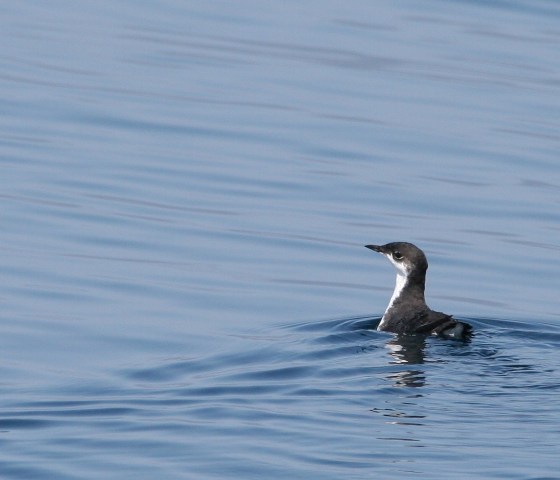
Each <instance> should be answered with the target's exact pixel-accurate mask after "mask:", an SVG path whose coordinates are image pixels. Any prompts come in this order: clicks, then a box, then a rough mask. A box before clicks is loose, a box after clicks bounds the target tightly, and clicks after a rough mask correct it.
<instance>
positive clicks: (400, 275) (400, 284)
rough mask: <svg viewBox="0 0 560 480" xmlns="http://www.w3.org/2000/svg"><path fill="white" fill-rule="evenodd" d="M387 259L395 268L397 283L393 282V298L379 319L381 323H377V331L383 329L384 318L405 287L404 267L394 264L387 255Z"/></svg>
mask: <svg viewBox="0 0 560 480" xmlns="http://www.w3.org/2000/svg"><path fill="white" fill-rule="evenodd" d="M387 258H388V259H389V260H390V261H391V263H392V264H393V265H394V266H395V267H396V268H397V281H396V282H395V290H393V296H392V297H391V300H389V305H388V306H387V308H386V309H385V313H384V314H383V318H382V319H381V322H379V325H378V326H377V330H381V328H382V327H383V324H384V323H385V317H386V316H387V313H388V312H389V310H391V308H392V307H393V304H394V303H395V301H396V300H397V298H399V297H400V295H401V292H402V291H403V288H404V286H405V285H406V278H407V271H406V269H405V267H404V265H403V264H402V263H397V262H395V261H394V260H393V259H392V258H391V256H389V255H387Z"/></svg>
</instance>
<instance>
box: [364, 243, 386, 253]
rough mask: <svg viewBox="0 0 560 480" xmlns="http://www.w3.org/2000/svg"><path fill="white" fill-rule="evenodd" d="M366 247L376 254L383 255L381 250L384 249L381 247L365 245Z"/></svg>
mask: <svg viewBox="0 0 560 480" xmlns="http://www.w3.org/2000/svg"><path fill="white" fill-rule="evenodd" d="M364 246H365V247H366V248H369V249H370V250H373V251H375V252H379V253H382V250H381V248H382V247H381V245H364Z"/></svg>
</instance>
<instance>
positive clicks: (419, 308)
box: [366, 242, 472, 339]
mask: <svg viewBox="0 0 560 480" xmlns="http://www.w3.org/2000/svg"><path fill="white" fill-rule="evenodd" d="M366 248H369V249H371V250H374V251H376V252H379V253H381V254H382V255H385V257H387V258H388V259H389V261H390V262H391V263H392V264H393V265H394V266H395V268H396V269H397V282H396V285H395V291H394V292H393V296H392V297H391V300H390V301H389V306H388V307H387V309H386V310H385V313H384V314H383V318H382V319H381V323H380V324H379V326H378V327H377V330H383V331H387V332H393V333H421V334H426V335H440V336H443V337H447V338H455V339H464V338H466V337H468V335H469V334H470V332H471V330H472V327H471V326H470V325H469V324H467V323H463V322H458V321H457V320H454V319H453V318H452V317H451V315H447V314H445V313H441V312H436V311H434V310H431V309H430V308H429V307H428V305H426V300H425V299H424V289H425V286H426V270H427V269H428V260H426V255H424V252H423V251H422V250H420V249H419V248H418V247H417V246H415V245H413V244H412V243H407V242H393V243H388V244H387V245H366Z"/></svg>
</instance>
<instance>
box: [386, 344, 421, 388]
mask: <svg viewBox="0 0 560 480" xmlns="http://www.w3.org/2000/svg"><path fill="white" fill-rule="evenodd" d="M386 347H387V349H388V350H389V355H391V357H392V360H391V362H390V363H391V364H393V365H394V364H399V365H404V364H408V365H420V364H422V363H424V349H425V348H426V337H425V336H423V335H397V336H395V337H393V338H391V340H389V341H388V342H387V343H386ZM387 378H388V379H389V380H391V382H393V384H394V385H395V386H396V387H422V386H424V384H425V383H426V374H425V372H424V370H421V369H419V368H411V369H406V370H402V371H400V372H392V373H390V374H388V375H387Z"/></svg>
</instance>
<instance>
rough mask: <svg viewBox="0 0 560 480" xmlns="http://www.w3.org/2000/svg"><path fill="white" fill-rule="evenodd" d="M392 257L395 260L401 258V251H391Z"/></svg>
mask: <svg viewBox="0 0 560 480" xmlns="http://www.w3.org/2000/svg"><path fill="white" fill-rule="evenodd" d="M393 258H394V259H395V260H402V258H403V255H402V253H401V252H399V251H398V250H397V251H396V252H393Z"/></svg>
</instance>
